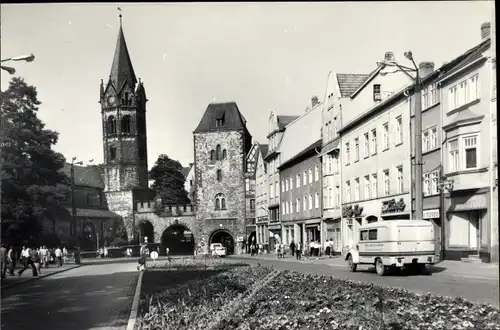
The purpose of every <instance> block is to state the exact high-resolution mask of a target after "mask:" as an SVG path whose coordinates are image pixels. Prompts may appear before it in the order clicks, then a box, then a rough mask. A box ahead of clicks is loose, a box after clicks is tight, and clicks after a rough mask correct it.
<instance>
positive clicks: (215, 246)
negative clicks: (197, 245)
mask: <svg viewBox="0 0 500 330" xmlns="http://www.w3.org/2000/svg"><path fill="white" fill-rule="evenodd" d="M210 251H211V252H212V255H213V256H219V257H224V256H226V254H227V251H226V248H225V247H224V246H222V244H221V243H212V244H210Z"/></svg>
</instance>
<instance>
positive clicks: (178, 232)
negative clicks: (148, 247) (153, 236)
mask: <svg viewBox="0 0 500 330" xmlns="http://www.w3.org/2000/svg"><path fill="white" fill-rule="evenodd" d="M194 247H195V242H194V236H193V233H192V232H191V230H190V229H189V228H188V227H186V226H184V225H182V224H174V225H171V226H169V227H168V228H167V229H165V231H164V232H163V234H162V235H161V254H162V255H164V254H165V251H166V248H168V249H169V254H170V255H192V254H194Z"/></svg>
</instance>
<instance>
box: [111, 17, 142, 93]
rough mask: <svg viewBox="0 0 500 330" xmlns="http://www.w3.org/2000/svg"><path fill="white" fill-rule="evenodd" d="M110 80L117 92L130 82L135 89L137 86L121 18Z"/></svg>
mask: <svg viewBox="0 0 500 330" xmlns="http://www.w3.org/2000/svg"><path fill="white" fill-rule="evenodd" d="M109 79H110V81H111V82H112V84H113V86H114V87H115V89H116V90H117V91H120V90H121V89H122V87H123V85H124V84H125V82H128V83H129V85H130V86H131V87H133V88H135V87H136V84H137V78H136V76H135V72H134V67H133V66H132V61H131V60H130V55H129V52H128V48H127V43H126V42H125V36H124V34H123V27H122V25H121V18H120V31H119V32H118V40H117V41H116V48H115V55H114V57H113V64H112V65H111V73H110V75H109Z"/></svg>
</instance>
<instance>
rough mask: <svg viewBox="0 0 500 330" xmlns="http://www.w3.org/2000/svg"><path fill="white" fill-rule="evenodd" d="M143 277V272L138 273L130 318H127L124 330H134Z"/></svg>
mask: <svg viewBox="0 0 500 330" xmlns="http://www.w3.org/2000/svg"><path fill="white" fill-rule="evenodd" d="M143 275H144V271H142V272H140V273H139V277H138V278H137V285H136V287H135V293H134V300H132V307H131V308H130V316H129V318H128V323H127V329H126V330H134V327H135V321H136V319H137V312H138V310H139V300H140V298H141V287H142V276H143Z"/></svg>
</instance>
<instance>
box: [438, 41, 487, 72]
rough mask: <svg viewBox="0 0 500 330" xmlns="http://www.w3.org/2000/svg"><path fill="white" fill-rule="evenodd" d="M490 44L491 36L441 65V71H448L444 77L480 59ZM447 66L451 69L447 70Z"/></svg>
mask: <svg viewBox="0 0 500 330" xmlns="http://www.w3.org/2000/svg"><path fill="white" fill-rule="evenodd" d="M490 45H491V39H490V38H488V39H485V40H484V41H482V42H481V43H480V44H478V45H477V46H475V47H473V48H471V49H469V50H468V51H466V52H465V53H463V54H462V55H460V56H458V57H457V58H455V59H453V61H451V62H449V63H446V64H444V65H443V66H442V67H441V71H446V74H445V75H444V76H443V77H442V79H444V78H446V77H448V76H450V75H452V74H454V73H455V72H457V71H458V70H460V69H462V68H463V67H464V66H466V65H468V64H470V63H472V62H473V61H475V60H477V59H479V58H480V57H481V56H482V54H483V52H484V51H485V50H487V49H488V48H489V47H490ZM445 68H446V69H449V71H447V70H446V69H445Z"/></svg>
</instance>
